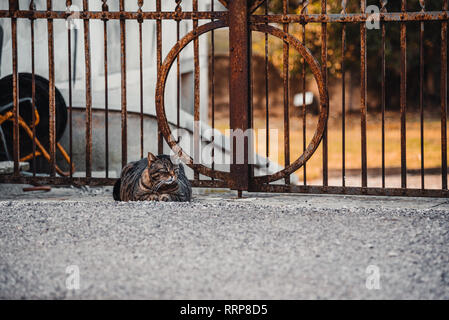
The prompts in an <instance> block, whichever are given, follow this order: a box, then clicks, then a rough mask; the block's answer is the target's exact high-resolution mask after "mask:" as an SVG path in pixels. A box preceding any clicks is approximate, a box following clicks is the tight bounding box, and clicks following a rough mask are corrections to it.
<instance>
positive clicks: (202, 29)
mask: <svg viewBox="0 0 449 320" xmlns="http://www.w3.org/2000/svg"><path fill="white" fill-rule="evenodd" d="M94 1H97V0H90V1H88V0H83V1H82V3H83V8H82V11H81V12H80V13H79V18H80V19H82V21H83V26H84V40H85V41H84V54H85V73H86V77H85V79H86V81H85V92H86V111H85V112H86V131H85V139H86V151H85V152H86V163H85V167H86V176H85V177H74V176H73V171H72V170H70V172H67V173H66V172H62V170H58V169H59V168H58V166H57V164H56V151H57V148H58V147H59V146H58V144H57V142H56V138H55V136H56V134H55V116H56V115H55V113H56V112H55V65H54V55H55V43H54V27H53V21H54V20H55V19H62V20H66V19H68V18H69V16H70V15H71V13H72V12H70V11H55V10H53V7H52V0H47V8H46V10H36V8H35V6H34V1H30V5H29V7H28V8H19V4H18V3H19V1H18V0H9V10H0V19H9V20H10V23H11V40H12V41H11V45H12V48H11V49H12V61H11V63H12V71H13V72H12V83H13V88H12V89H13V108H12V111H11V113H10V114H9V118H8V119H7V120H6V119H4V120H5V121H12V122H13V152H12V154H13V160H14V173H13V174H10V175H0V182H1V183H30V184H36V185H39V184H54V185H67V184H75V185H111V184H113V183H114V181H115V179H112V178H109V177H108V156H107V155H108V143H109V142H108V117H107V113H108V107H107V103H108V89H107V88H108V76H107V74H108V57H107V46H108V40H107V32H108V27H107V26H108V22H109V21H111V20H117V21H119V22H120V44H121V46H120V48H121V52H120V57H121V63H120V65H121V106H122V107H121V148H122V150H121V153H122V164H123V165H125V164H126V163H127V161H128V155H127V143H128V140H129V137H128V136H127V116H128V112H127V100H126V92H127V87H126V63H127V58H126V45H125V44H126V21H127V20H135V21H137V22H139V44H140V46H139V48H137V49H138V50H139V53H140V77H141V82H140V84H141V87H140V92H141V95H142V91H143V87H142V55H143V52H142V41H143V40H142V39H143V37H142V28H141V24H142V22H143V21H145V20H152V21H156V26H157V29H156V30H157V38H156V42H157V43H156V46H157V61H156V63H157V68H158V69H157V79H158V80H157V81H158V82H157V85H156V94H155V97H156V101H155V105H156V111H157V121H158V133H159V134H158V141H157V143H158V150H159V152H160V153H162V150H163V139H165V141H166V143H167V144H168V145H169V146H170V148H171V149H172V150H174V151H175V152H176V153H177V154H179V155H180V156H181V158H182V159H183V160H184V162H185V163H187V164H188V165H189V166H190V167H191V168H192V169H193V170H194V179H193V180H192V183H193V185H194V186H196V187H221V188H231V189H233V190H239V191H240V192H241V191H242V190H246V191H254V192H298V193H329V194H363V195H395V196H429V197H447V196H448V195H449V193H448V184H447V127H446V125H447V23H448V0H442V8H441V11H426V7H425V4H426V1H424V0H420V1H419V4H420V5H421V8H420V10H417V11H414V12H411V11H408V10H407V5H406V4H407V1H406V0H402V6H401V11H400V12H389V11H388V10H387V9H388V1H387V0H381V1H378V2H379V3H378V5H379V7H380V13H379V14H378V19H379V20H380V24H381V32H382V44H381V48H380V49H381V55H382V68H381V69H382V71H381V73H382V74H381V77H382V92H381V94H382V187H378V188H373V187H369V186H368V168H367V157H368V150H367V77H368V75H367V29H366V22H367V20H368V19H369V15H368V14H367V12H366V8H367V1H366V0H361V1H358V2H359V4H360V9H361V10H360V12H358V13H348V12H347V11H346V7H347V3H348V1H346V0H343V1H341V13H328V12H327V1H326V0H317V1H315V2H319V3H320V5H321V12H320V13H314V14H311V13H309V12H308V6H309V3H311V2H313V1H307V0H306V1H302V3H301V4H300V10H298V11H297V12H298V14H290V13H289V3H288V0H283V1H282V13H280V14H271V13H269V10H268V8H269V6H268V5H269V4H268V2H269V1H264V0H248V1H247V0H219V1H220V2H221V3H222V4H223V5H224V6H225V7H226V8H227V10H225V11H216V10H214V1H213V0H204V1H207V2H208V3H210V10H209V11H199V10H198V1H201V0H192V10H191V11H186V10H184V9H183V7H182V5H183V3H182V2H183V1H182V0H173V1H174V4H175V9H174V10H173V11H170V12H169V11H162V5H161V3H162V2H161V0H153V1H150V0H146V1H145V3H148V2H155V8H156V10H155V11H144V10H143V9H142V8H143V6H144V1H143V0H136V3H137V6H138V10H137V11H133V12H131V11H127V10H126V8H125V1H124V0H119V10H118V11H110V10H109V7H108V1H106V0H102V1H101V3H102V10H101V11H90V10H89V3H93V2H94ZM336 1H337V0H336ZM97 2H100V0H98V1H97ZM338 2H339V3H340V0H338ZM349 2H351V0H350V1H349ZM353 2H357V1H356V0H354V1H353ZM71 4H72V1H66V5H67V7H68V8H69V7H70V6H71ZM256 10H257V14H256ZM18 19H28V20H29V23H30V27H31V35H30V41H31V48H32V50H34V49H33V48H34V42H35V39H34V22H35V21H36V20H37V19H44V20H46V21H47V32H48V57H49V63H48V71H49V79H48V81H49V97H50V99H49V100H50V101H49V106H48V107H49V132H48V136H49V144H48V145H49V152H48V154H47V158H48V160H49V163H50V172H49V174H48V176H40V175H36V172H35V171H34V172H33V174H32V175H31V176H24V175H22V174H21V173H20V170H19V160H20V159H21V157H20V156H21V155H20V142H19V140H20V139H19V128H20V126H21V125H22V124H23V123H22V119H21V118H20V116H19V92H18V87H19V86H18V80H19V76H18V63H20V62H19V61H18V54H17V52H18V50H20V48H19V47H18V41H17V32H18V31H17V20H18ZM91 20H101V21H103V23H104V47H105V57H104V72H105V75H106V76H105V88H106V89H105V103H106V106H105V113H106V117H105V119H106V120H105V123H104V129H105V137H106V155H105V166H106V174H105V177H104V178H94V177H92V125H93V124H92V96H91V90H92V83H91V50H90V30H89V22H90V21H91ZM163 20H172V21H176V22H177V40H178V41H177V43H176V44H175V46H174V47H173V48H171V50H170V51H169V53H168V55H167V56H166V57H164V56H163V55H162V46H163V44H164V42H163V28H162V26H163V24H162V22H163ZM182 20H190V21H193V30H192V31H191V32H189V33H187V34H186V35H185V36H184V37H182V38H180V36H179V22H180V21H182ZM199 21H202V22H204V21H205V23H202V24H199ZM393 22H396V23H399V24H400V57H401V79H400V92H399V95H400V114H401V119H400V128H401V187H400V188H387V187H386V184H385V175H386V173H385V172H386V170H385V169H386V168H385V139H386V135H385V118H384V117H385V100H386V97H385V96H386V91H385V90H386V88H385V86H386V84H385V82H386V81H385V77H386V75H385V66H386V61H385V44H386V38H385V32H386V29H387V27H388V24H389V23H393ZM409 22H415V23H418V24H420V25H421V33H420V44H421V51H420V57H421V58H420V66H421V70H423V65H424V57H423V51H422V48H423V43H424V42H423V40H424V33H423V32H424V31H423V30H424V25H425V24H426V23H427V22H438V23H440V24H441V62H440V63H441V146H442V149H441V150H442V153H441V159H442V165H441V177H442V181H441V186H442V187H441V189H426V188H425V184H424V179H425V170H424V169H425V168H424V163H423V162H422V167H421V171H420V175H421V181H422V184H421V188H416V189H411V188H408V187H407V163H406V142H407V140H406V137H407V135H406V112H407V101H406V94H407V81H406V80H407V60H406V59H407V42H406V39H407V23H409ZM291 24H298V25H301V26H302V39H297V38H296V37H295V36H293V35H292V34H290V33H289V25H291ZM310 24H318V25H319V26H320V27H321V39H320V41H321V57H319V59H317V58H316V57H314V56H313V55H312V53H311V51H310V50H309V49H308V48H307V42H306V41H305V39H306V38H305V35H306V27H307V26H308V25H310ZM329 24H341V25H342V34H341V37H342V38H341V39H342V46H341V50H342V53H343V56H344V52H345V46H346V27H347V25H349V24H355V25H359V26H360V46H361V48H360V52H361V55H360V70H361V72H360V85H361V86H360V89H361V92H360V95H361V101H360V121H361V155H360V156H361V163H362V165H361V187H350V186H346V185H345V170H346V169H345V168H346V163H345V157H344V154H345V149H344V148H345V144H344V141H345V140H344V135H345V117H344V115H345V91H344V88H345V84H344V82H345V78H344V76H343V77H342V82H343V93H342V104H341V106H339V108H342V110H343V113H342V115H343V117H342V134H343V150H342V154H343V156H342V164H341V165H342V186H338V187H337V186H329V178H328V172H329V170H328V136H327V120H328V115H329V97H328V75H327V66H328V57H327V55H328V50H327V37H328V34H327V29H328V25H329ZM220 28H229V48H230V49H229V57H230V80H229V81H230V84H229V92H230V97H229V99H230V100H229V101H230V119H229V121H230V128H231V129H241V130H242V131H245V130H247V129H250V128H252V127H253V110H252V74H251V67H250V66H251V63H250V62H251V57H252V48H251V35H252V34H253V33H255V32H260V33H263V34H265V69H264V70H265V83H266V88H268V40H267V39H268V37H269V36H270V37H275V38H279V39H280V40H281V41H283V70H282V75H283V92H284V97H283V98H284V103H283V105H284V108H283V113H284V132H283V138H284V144H285V148H284V153H285V154H284V158H285V163H284V164H283V165H284V168H283V169H282V170H279V171H278V172H275V173H271V174H266V175H263V176H256V175H255V174H254V166H253V165H252V164H250V163H249V162H248V154H249V153H250V152H252V151H249V147H248V145H247V144H246V145H245V147H246V149H245V156H244V162H243V163H240V164H236V163H233V164H231V165H230V170H229V172H227V171H219V170H215V168H214V165H213V164H212V166H210V167H209V166H205V165H202V164H198V163H195V162H194V160H193V159H192V157H191V155H189V154H187V153H185V152H184V150H182V149H180V147H179V146H178V143H177V139H175V138H174V136H173V135H172V132H171V128H170V125H169V123H168V121H167V117H166V112H165V111H166V110H165V108H166V107H167V106H165V104H164V90H165V82H166V79H167V76H168V73H169V71H170V69H171V67H172V66H173V65H175V66H176V65H177V77H178V82H179V53H180V52H181V51H182V50H183V48H185V47H186V46H187V45H188V44H189V43H191V42H193V48H194V70H195V71H194V119H195V120H196V121H198V120H199V119H200V113H199V112H200V110H199V98H200V97H199V86H200V80H199V77H200V71H199V67H200V66H199V60H198V59H199V58H198V55H199V37H200V36H201V35H203V34H206V33H209V34H210V35H211V48H210V50H211V55H212V57H213V56H214V50H215V43H214V31H215V30H217V29H220ZM67 37H68V38H69V40H68V45H69V48H67V54H68V55H69V58H68V61H72V60H71V58H70V55H71V49H70V44H71V41H70V37H71V33H70V32H69V31H68V33H67ZM290 50H296V51H298V52H299V54H300V55H301V56H302V58H303V59H304V61H305V63H303V65H304V67H303V71H302V77H303V79H304V77H305V65H306V64H307V67H308V68H309V70H310V71H311V73H312V75H313V77H314V80H315V81H316V84H317V87H318V92H319V105H320V111H319V116H318V122H317V124H316V128H315V133H314V135H313V137H312V138H311V139H310V141H309V143H308V145H307V144H306V137H305V135H306V134H305V133H306V131H305V130H306V129H305V127H306V107H305V101H303V109H302V112H303V113H302V119H303V142H301V143H303V146H304V147H303V154H302V155H301V156H300V157H299V158H297V159H291V157H290V144H291V143H297V142H295V141H291V139H290V125H289V121H290V114H289V107H290V101H289V96H290V92H289V89H290V88H289V81H288V77H289V52H290ZM31 55H32V63H31V66H32V70H31V73H32V83H33V104H34V103H35V102H34V90H35V71H34V65H35V61H34V60H35V54H34V51H32V53H31ZM211 61H212V63H211V65H210V68H212V70H211V74H212V77H211V79H210V82H211V87H212V89H211V99H210V100H211V104H212V106H211V108H212V126H214V89H213V88H214V76H213V74H214V59H213V58H212V59H211ZM2 63H5V62H2ZM8 63H9V62H8ZM67 68H68V72H69V75H70V74H71V72H72V66H71V63H69V65H68V66H67ZM342 73H343V75H344V73H345V65H344V59H343V61H342ZM420 78H421V83H420V91H421V92H420V93H421V94H420V97H421V99H420V110H421V157H422V159H423V158H424V149H423V106H424V102H423V90H424V89H423V74H422V72H421V75H420ZM69 82H70V76H69ZM303 83H305V81H303ZM178 86H179V84H178ZM69 89H70V92H69V96H70V99H69V101H68V115H69V120H68V126H69V129H68V130H69V132H70V146H69V151H68V152H67V155H66V156H67V157H66V158H67V159H72V157H71V155H72V131H73V130H74V129H73V128H72V117H71V115H72V99H71V98H72V96H71V94H72V92H71V84H70V83H69ZM304 92H305V87H304ZM266 94H267V95H268V90H266ZM177 95H178V97H177V100H178V104H177V116H178V124H179V100H180V97H179V95H180V93H179V90H178V93H177ZM303 99H304V100H305V95H303ZM141 104H143V102H142V98H141ZM268 109H269V104H268V96H267V97H266V112H267V115H268ZM141 110H143V107H142V109H141ZM34 117H35V115H34V113H33V120H32V123H34V121H35V118H34ZM266 125H267V127H268V126H269V121H268V117H267V122H266ZM141 128H143V116H142V115H141ZM28 131H29V135H30V137H31V139H32V140H33V152H35V151H36V150H37V149H39V144H38V141H36V134H35V130H34V126H32V125H31V126H28ZM267 132H268V131H267ZM267 134H268V133H267ZM194 135H195V138H196V140H195V143H196V144H198V143H199V142H198V141H199V140H200V138H199V136H198V135H199V132H198V131H195V132H194ZM143 139H144V137H143V129H141V135H140V140H141V154H143V152H144V150H143ZM267 141H268V137H267ZM319 145H322V148H323V157H322V158H323V159H322V173H323V175H322V178H323V179H322V184H321V185H318V186H316V185H309V184H308V182H307V178H306V177H307V175H306V163H307V161H308V160H309V159H310V158H311V156H312V155H313V154H314V152H315V151H316V150H317V148H318V146H319ZM232 151H233V153H235V146H234V150H232ZM268 151H269V148H267V156H268ZM41 152H42V153H45V152H43V151H42V150H41ZM30 161H35V157H32V159H31V160H30ZM69 161H70V165H73V164H72V163H71V160H69ZM422 161H423V160H422ZM300 168H302V170H304V171H303V173H304V179H303V180H304V181H303V182H302V183H301V184H300V185H294V184H291V183H290V175H291V174H293V173H294V172H295V171H297V170H299V169H300ZM58 173H59V175H61V176H58ZM200 175H203V176H206V177H208V179H200V177H201V176H200ZM274 182H277V183H274ZM279 182H281V183H279Z"/></svg>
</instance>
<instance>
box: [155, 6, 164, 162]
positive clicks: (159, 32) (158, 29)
mask: <svg viewBox="0 0 449 320" xmlns="http://www.w3.org/2000/svg"><path fill="white" fill-rule="evenodd" d="M161 11H162V4H161V0H156V12H157V13H159V14H160V13H161ZM156 38H157V40H156V42H157V44H156V46H157V54H156V55H157V77H159V72H160V69H161V66H162V19H161V18H160V17H159V18H158V19H157V20H156ZM157 152H158V153H159V154H162V153H164V141H163V140H162V132H161V129H160V128H159V124H158V125H157Z"/></svg>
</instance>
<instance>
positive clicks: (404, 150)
mask: <svg viewBox="0 0 449 320" xmlns="http://www.w3.org/2000/svg"><path fill="white" fill-rule="evenodd" d="M406 10H407V1H406V0H402V3H401V12H403V13H404V12H406ZM400 91H401V93H400V104H401V188H404V189H405V188H407V145H406V144H407V132H406V130H407V128H406V120H407V119H406V111H407V26H406V24H405V22H401V90H400Z"/></svg>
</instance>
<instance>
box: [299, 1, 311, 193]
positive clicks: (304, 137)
mask: <svg viewBox="0 0 449 320" xmlns="http://www.w3.org/2000/svg"><path fill="white" fill-rule="evenodd" d="M308 5H309V1H308V0H304V1H303V2H302V8H301V15H305V14H307V13H308V11H309V9H308V8H307V6H308ZM302 44H303V45H304V46H306V23H305V22H303V23H302ZM306 144H307V109H306V60H305V59H304V58H302V151H303V152H305V151H306ZM303 176H304V183H303V184H304V186H307V163H304V167H303Z"/></svg>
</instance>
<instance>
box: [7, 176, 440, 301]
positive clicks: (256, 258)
mask: <svg viewBox="0 0 449 320" xmlns="http://www.w3.org/2000/svg"><path fill="white" fill-rule="evenodd" d="M21 187H23V186H8V185H0V298H2V299H11V298H26V299H78V298H81V299H90V298H92V299H110V298H117V299H317V298H318V299H340V298H342V299H415V298H416V299H449V245H448V244H449V203H448V201H447V199H415V198H413V199H406V198H375V197H344V196H311V195H266V194H256V195H246V198H244V199H236V198H235V195H234V194H233V193H229V192H206V191H204V190H199V191H197V192H196V194H195V199H194V201H193V202H192V203H151V202H147V203H116V202H114V201H113V200H112V199H111V198H110V196H109V194H110V191H111V190H110V188H101V189H88V188H87V189H86V188H85V189H74V188H58V189H53V190H52V191H51V192H50V193H40V192H39V193H27V194H24V193H23V192H22V191H21ZM71 266H72V267H71ZM73 266H75V267H73ZM73 270H75V271H73ZM76 271H79V289H76V286H75V289H73V284H74V283H78V282H77V281H72V282H71V281H67V280H68V279H69V280H73V279H78V278H74V276H76V275H77V273H76ZM377 271H378V272H377ZM73 272H75V273H73ZM373 279H374V280H373ZM367 280H368V281H367ZM377 280H378V281H377ZM373 284H374V285H373ZM376 284H378V285H379V286H376ZM67 285H69V287H67ZM71 286H72V287H71Z"/></svg>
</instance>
